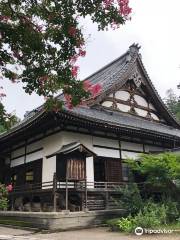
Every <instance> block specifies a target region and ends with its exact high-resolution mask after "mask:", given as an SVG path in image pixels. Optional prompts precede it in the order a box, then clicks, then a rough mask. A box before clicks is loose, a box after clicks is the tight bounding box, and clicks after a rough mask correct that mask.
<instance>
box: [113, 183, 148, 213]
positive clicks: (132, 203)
mask: <svg viewBox="0 0 180 240" xmlns="http://www.w3.org/2000/svg"><path fill="white" fill-rule="evenodd" d="M119 192H120V193H121V198H120V200H119V201H118V202H117V205H119V206H120V207H122V208H123V209H125V210H126V211H127V213H128V214H131V215H134V214H136V213H138V212H139V210H140V209H141V207H142V205H143V200H142V198H141V195H140V191H139V189H138V186H137V184H136V183H131V184H128V185H126V186H124V187H123V188H120V189H119Z"/></svg>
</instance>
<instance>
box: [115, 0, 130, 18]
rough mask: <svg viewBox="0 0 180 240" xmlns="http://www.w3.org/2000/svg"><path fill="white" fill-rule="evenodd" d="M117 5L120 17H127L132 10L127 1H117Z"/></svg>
mask: <svg viewBox="0 0 180 240" xmlns="http://www.w3.org/2000/svg"><path fill="white" fill-rule="evenodd" d="M118 4H119V7H120V14H121V15H122V16H125V17H127V16H128V15H129V14H130V13H131V12H132V8H130V7H129V0H118Z"/></svg>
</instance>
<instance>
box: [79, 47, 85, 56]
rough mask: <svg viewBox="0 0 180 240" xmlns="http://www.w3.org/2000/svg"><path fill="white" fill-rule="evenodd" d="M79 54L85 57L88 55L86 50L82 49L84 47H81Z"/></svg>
mask: <svg viewBox="0 0 180 240" xmlns="http://www.w3.org/2000/svg"><path fill="white" fill-rule="evenodd" d="M79 56H81V57H85V56H86V51H85V50H82V49H79Z"/></svg>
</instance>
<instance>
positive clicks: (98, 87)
mask: <svg viewBox="0 0 180 240" xmlns="http://www.w3.org/2000/svg"><path fill="white" fill-rule="evenodd" d="M101 89H102V87H101V85H100V84H99V83H97V84H95V85H93V86H92V87H91V88H90V92H91V94H92V96H93V97H96V96H97V95H98V94H99V93H100V91H101Z"/></svg>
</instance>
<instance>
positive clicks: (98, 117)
mask: <svg viewBox="0 0 180 240" xmlns="http://www.w3.org/2000/svg"><path fill="white" fill-rule="evenodd" d="M138 50H139V47H138V45H135V44H134V45H132V46H130V48H129V50H128V51H127V52H126V53H125V54H123V55H122V56H121V57H119V58H117V59H115V60H114V61H113V62H111V63H109V64H108V65H106V66H104V67H103V68H101V69H100V70H98V71H97V72H95V73H94V74H92V75H91V76H89V77H87V78H86V79H88V80H89V81H90V82H91V83H92V84H96V83H100V84H101V86H102V91H101V94H100V96H98V97H97V100H98V98H101V99H102V98H103V95H105V94H107V92H108V91H110V90H112V88H114V89H116V86H117V85H118V86H119V85H123V84H124V83H125V82H126V80H127V78H128V76H129V73H130V72H131V71H132V70H133V66H134V63H135V61H137V59H138V61H139V64H140V65H141V67H142V69H143V71H144V74H145V75H146V78H147V81H148V83H149V87H150V89H151V92H152V94H153V95H154V96H155V99H156V101H157V102H158V104H159V105H160V106H161V109H162V110H163V111H164V114H165V116H166V118H167V119H169V120H170V121H171V122H172V123H173V125H174V126H175V127H170V126H167V125H165V124H162V123H158V122H152V121H150V120H145V119H143V118H140V117H136V116H133V115H130V114H128V113H122V112H115V111H114V112H113V113H110V111H107V110H101V109H96V108H94V107H93V106H92V107H75V108H74V109H73V110H68V109H64V111H65V112H67V113H68V114H75V115H77V116H79V117H82V118H86V119H91V120H93V121H98V122H99V123H107V124H109V125H117V126H119V127H127V128H132V129H139V130H149V131H152V132H157V133H161V134H165V135H166V134H167V135H171V136H176V137H180V130H178V129H177V128H178V127H179V129H180V126H179V125H178V123H177V122H176V120H175V119H174V118H173V116H172V115H171V114H170V113H169V112H168V110H167V109H166V107H165V105H164V104H163V102H162V100H161V98H160V96H159V95H158V93H157V92H156V90H155V88H154V86H153V84H152V82H151V80H150V78H149V76H148V74H147V72H146V70H145V68H144V66H143V63H142V61H141V58H140V56H139V53H138ZM58 98H59V99H60V100H64V97H63V94H61V95H59V96H58ZM43 114H45V113H44V110H43V106H40V107H38V108H36V109H34V110H33V111H31V112H29V114H26V118H25V119H24V120H23V121H22V122H20V123H19V124H17V125H16V126H14V127H13V128H12V129H10V131H8V132H6V133H3V134H1V135H0V139H1V138H2V137H4V136H8V134H9V133H11V134H12V133H13V132H17V131H18V129H21V128H22V127H26V126H28V124H30V123H32V122H33V121H34V120H35V119H37V118H40V117H41V116H42V115H43Z"/></svg>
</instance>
